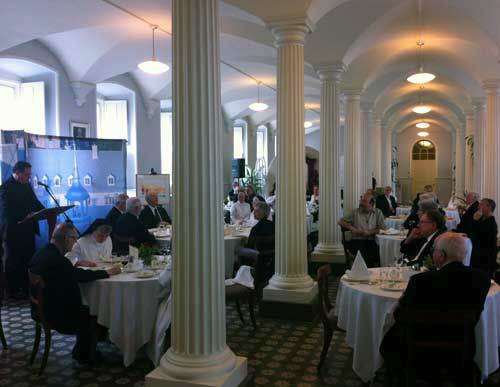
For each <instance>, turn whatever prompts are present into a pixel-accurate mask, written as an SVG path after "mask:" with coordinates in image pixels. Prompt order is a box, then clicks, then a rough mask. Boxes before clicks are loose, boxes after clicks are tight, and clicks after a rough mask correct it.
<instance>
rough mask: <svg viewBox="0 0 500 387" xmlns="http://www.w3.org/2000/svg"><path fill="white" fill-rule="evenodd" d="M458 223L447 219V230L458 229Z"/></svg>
mask: <svg viewBox="0 0 500 387" xmlns="http://www.w3.org/2000/svg"><path fill="white" fill-rule="evenodd" d="M458 223H460V222H457V221H456V220H455V219H446V228H447V229H448V230H454V229H456V228H457V226H458Z"/></svg>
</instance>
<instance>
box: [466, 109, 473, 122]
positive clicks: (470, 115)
mask: <svg viewBox="0 0 500 387" xmlns="http://www.w3.org/2000/svg"><path fill="white" fill-rule="evenodd" d="M464 116H465V121H466V122H467V120H472V119H474V111H473V110H465V111H464Z"/></svg>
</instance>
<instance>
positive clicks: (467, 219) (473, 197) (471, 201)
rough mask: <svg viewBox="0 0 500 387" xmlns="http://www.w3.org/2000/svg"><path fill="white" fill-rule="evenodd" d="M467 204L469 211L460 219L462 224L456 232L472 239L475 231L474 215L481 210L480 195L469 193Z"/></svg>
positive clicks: (466, 198)
mask: <svg viewBox="0 0 500 387" xmlns="http://www.w3.org/2000/svg"><path fill="white" fill-rule="evenodd" d="M465 203H467V210H466V211H465V212H464V213H463V215H462V216H461V217H460V223H459V224H458V226H457V228H456V230H455V231H456V232H462V233H464V234H467V236H469V237H470V236H471V234H472V231H473V223H474V214H475V213H476V212H477V211H478V210H479V194H478V193H476V192H469V193H468V194H467V196H466V197H465Z"/></svg>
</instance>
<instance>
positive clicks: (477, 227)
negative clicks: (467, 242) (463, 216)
mask: <svg viewBox="0 0 500 387" xmlns="http://www.w3.org/2000/svg"><path fill="white" fill-rule="evenodd" d="M470 228H471V233H470V235H469V237H470V238H471V241H472V256H471V266H472V267H477V268H481V269H484V270H486V271H488V272H489V273H490V274H493V273H494V272H495V271H496V269H497V264H496V260H497V233H498V227H497V222H496V221H495V217H494V216H490V217H489V218H485V219H480V220H474V219H472V222H471V227H470Z"/></svg>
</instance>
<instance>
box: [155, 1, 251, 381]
mask: <svg viewBox="0 0 500 387" xmlns="http://www.w3.org/2000/svg"><path fill="white" fill-rule="evenodd" d="M172 3H173V4H172V27H173V28H172V29H173V34H172V53H173V55H172V57H173V65H172V70H173V72H172V78H173V85H172V95H173V100H174V105H173V120H174V125H173V128H174V136H173V137H174V147H173V149H174V165H173V166H174V173H173V175H174V184H173V188H174V195H173V197H174V216H173V221H174V223H173V237H172V240H173V252H172V256H173V270H172V292H173V301H172V302H173V304H172V305H173V313H172V346H171V347H170V349H169V350H168V352H167V353H166V354H165V355H164V356H163V357H162V359H161V361H160V366H159V367H158V368H157V369H155V370H154V371H153V372H151V373H150V374H148V375H147V376H146V386H148V387H153V386H154V387H157V386H158V387H159V386H195V385H203V386H207V385H210V386H222V385H224V386H237V385H239V384H240V383H241V382H242V381H243V379H244V378H245V376H246V374H247V368H246V367H247V363H246V359H245V358H241V357H236V356H235V355H234V353H233V352H232V351H231V350H230V349H229V347H228V346H227V345H226V329H225V327H226V318H225V317H226V316H225V293H224V292H225V290H224V237H223V224H222V216H221V214H222V199H223V197H222V126H223V125H222V122H221V101H220V68H219V62H220V55H219V25H220V19H219V1H218V0H204V1H199V0H173V2H172ZM193 190H195V191H201V190H203V192H204V193H203V195H194V196H193V195H192V192H193ZM187 197H189V198H190V199H189V200H186V198H187ZM187 235H189V237H188V238H187V237H186V236H187ZM193 241H196V243H193Z"/></svg>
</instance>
